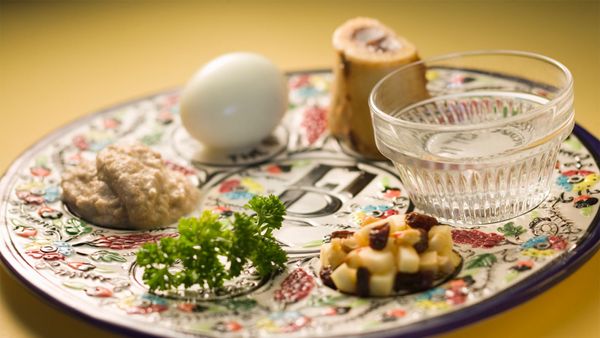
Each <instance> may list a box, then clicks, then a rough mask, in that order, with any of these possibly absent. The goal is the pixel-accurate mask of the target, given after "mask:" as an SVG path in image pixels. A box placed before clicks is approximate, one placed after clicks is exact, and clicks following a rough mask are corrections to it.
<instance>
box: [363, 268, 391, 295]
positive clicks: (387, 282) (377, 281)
mask: <svg viewBox="0 0 600 338" xmlns="http://www.w3.org/2000/svg"><path fill="white" fill-rule="evenodd" d="M395 278H396V271H392V272H388V273H386V274H380V275H371V280H370V281H369V295H371V296H389V295H390V294H392V290H393V288H394V280H395Z"/></svg>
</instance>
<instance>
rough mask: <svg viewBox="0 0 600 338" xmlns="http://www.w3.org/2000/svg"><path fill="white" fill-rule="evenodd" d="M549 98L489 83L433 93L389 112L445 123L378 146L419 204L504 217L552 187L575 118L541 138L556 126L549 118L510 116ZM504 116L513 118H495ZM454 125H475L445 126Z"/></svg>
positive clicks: (465, 220) (464, 215) (440, 212)
mask: <svg viewBox="0 0 600 338" xmlns="http://www.w3.org/2000/svg"><path fill="white" fill-rule="evenodd" d="M547 102H548V99H546V98H543V97H540V96H536V95H532V94H526V93H515V92H502V91H489V90H486V91H472V92H463V93H457V94H449V95H441V96H437V97H433V98H431V99H428V100H425V101H421V102H419V103H417V104H415V105H412V106H409V107H407V108H405V109H402V110H399V111H397V112H392V113H391V114H390V115H392V116H394V117H395V118H398V119H400V120H404V121H408V122H418V123H420V124H426V125H428V124H431V126H432V127H434V126H436V125H437V126H439V128H437V129H436V128H427V129H426V130H410V131H407V130H399V129H396V130H395V131H394V132H392V133H389V134H387V136H388V137H387V140H385V138H386V137H384V138H382V142H379V146H380V149H382V152H383V153H384V155H386V156H387V157H388V158H390V159H391V160H392V162H394V164H395V166H396V168H397V169H398V172H399V174H400V177H401V179H402V181H403V183H404V185H405V186H406V188H407V190H408V192H409V197H410V198H411V200H412V201H413V203H414V204H415V206H416V207H417V208H418V209H421V210H422V211H424V212H427V213H430V214H433V215H436V216H438V217H439V218H441V219H443V220H445V221H449V222H451V223H458V224H482V223H492V222H496V221H500V220H503V219H506V217H507V215H512V216H516V215H519V214H522V213H525V212H527V211H529V210H531V209H532V208H534V207H535V206H537V205H538V204H539V203H541V202H542V201H543V200H544V198H545V197H546V195H547V194H548V192H549V189H550V185H551V182H550V179H551V177H552V170H553V168H554V164H555V161H556V155H557V152H558V148H559V146H560V142H561V141H562V139H564V137H566V135H568V133H570V131H571V129H572V121H571V122H570V126H567V127H566V128H563V129H565V130H563V131H560V130H559V132H560V133H564V134H565V135H564V137H554V139H553V140H551V141H549V142H547V140H545V141H543V142H542V141H540V140H544V139H545V138H547V136H548V135H549V134H552V133H555V132H556V131H552V130H550V129H551V128H550V127H549V123H548V121H544V119H518V118H517V119H515V118H512V117H513V116H517V115H523V114H528V112H531V111H532V110H534V109H535V108H538V107H542V106H543V105H544V104H545V103H547ZM498 120H506V122H507V123H502V124H495V125H494V126H491V125H490V124H491V123H493V122H494V121H498ZM511 121H512V122H511ZM452 125H461V126H470V125H472V126H473V128H469V127H467V128H462V129H461V130H460V131H456V129H452V128H445V127H447V126H452ZM394 136H395V137H394ZM390 137H391V138H395V140H393V139H390ZM515 149H518V151H515Z"/></svg>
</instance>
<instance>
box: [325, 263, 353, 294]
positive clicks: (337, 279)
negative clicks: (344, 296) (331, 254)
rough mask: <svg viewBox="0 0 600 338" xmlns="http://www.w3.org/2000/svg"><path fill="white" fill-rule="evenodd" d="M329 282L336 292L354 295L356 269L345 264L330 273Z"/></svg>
mask: <svg viewBox="0 0 600 338" xmlns="http://www.w3.org/2000/svg"><path fill="white" fill-rule="evenodd" d="M331 280H333V282H334V283H335V286H336V287H337V288H338V290H340V291H342V292H346V293H356V269H353V268H350V267H348V265H347V264H346V263H344V264H342V265H340V266H338V267H337V269H335V270H334V271H333V272H332V273H331Z"/></svg>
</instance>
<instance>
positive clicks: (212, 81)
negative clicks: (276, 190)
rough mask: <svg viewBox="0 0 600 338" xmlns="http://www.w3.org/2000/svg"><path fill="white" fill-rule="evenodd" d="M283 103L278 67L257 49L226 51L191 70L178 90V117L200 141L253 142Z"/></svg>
mask: <svg viewBox="0 0 600 338" xmlns="http://www.w3.org/2000/svg"><path fill="white" fill-rule="evenodd" d="M286 108H287V83H286V80H285V76H284V75H283V73H282V72H281V71H280V70H279V69H278V68H277V66H275V64H273V62H271V61H270V60H269V59H267V58H265V57H264V56H262V55H259V54H255V53H245V52H238V53H230V54H225V55H222V56H220V57H217V58H216V59H214V60H212V61H210V62H209V63H207V64H206V65H204V67H202V68H201V69H200V70H198V71H197V72H196V74H195V75H194V76H193V77H192V79H191V80H190V81H189V82H188V84H187V85H186V87H185V89H184V90H183V93H182V96H181V103H180V114H181V121H182V124H183V126H184V127H185V129H186V130H187V132H188V133H189V134H190V135H191V136H192V137H193V138H195V139H196V140H197V141H199V142H200V143H202V145H203V146H205V147H208V148H216V149H237V148H247V147H252V146H254V145H256V144H258V143H260V142H261V141H262V140H264V139H265V138H267V137H268V136H269V135H271V133H272V132H273V130H274V129H275V128H276V127H277V125H278V124H279V123H280V121H281V119H282V117H283V115H284V113H285V111H286Z"/></svg>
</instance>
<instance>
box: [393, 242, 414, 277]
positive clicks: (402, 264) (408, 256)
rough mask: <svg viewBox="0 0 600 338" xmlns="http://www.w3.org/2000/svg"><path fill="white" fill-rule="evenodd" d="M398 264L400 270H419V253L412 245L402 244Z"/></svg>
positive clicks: (399, 248) (412, 271) (408, 271)
mask: <svg viewBox="0 0 600 338" xmlns="http://www.w3.org/2000/svg"><path fill="white" fill-rule="evenodd" d="M396 264H397V266H398V271H400V272H404V273H415V272H417V271H419V254H418V253H417V251H416V250H415V248H413V247H412V246H400V247H398V255H397V260H396Z"/></svg>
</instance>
